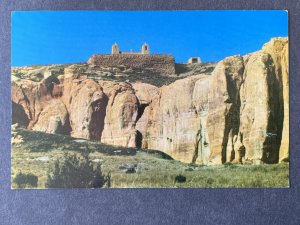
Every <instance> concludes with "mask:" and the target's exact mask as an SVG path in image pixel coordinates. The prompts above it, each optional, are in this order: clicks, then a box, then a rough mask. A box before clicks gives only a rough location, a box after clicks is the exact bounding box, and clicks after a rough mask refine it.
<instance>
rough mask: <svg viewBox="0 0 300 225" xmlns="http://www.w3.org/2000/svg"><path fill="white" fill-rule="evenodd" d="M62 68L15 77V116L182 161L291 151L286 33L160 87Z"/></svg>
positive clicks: (267, 157)
mask: <svg viewBox="0 0 300 225" xmlns="http://www.w3.org/2000/svg"><path fill="white" fill-rule="evenodd" d="M85 66H86V65H85ZM49 68H51V69H52V70H54V67H49ZM49 68H48V67H47V68H46V69H49ZM62 68H63V69H64V72H63V74H62V75H59V76H55V75H53V74H50V75H49V74H48V73H46V72H45V71H44V70H46V69H45V68H44V69H43V70H41V69H40V70H38V71H44V74H43V76H44V78H43V79H42V80H38V79H32V76H33V75H32V68H31V69H30V76H28V79H26V78H24V76H23V77H22V78H21V79H20V78H19V79H18V78H16V77H13V79H12V101H13V113H14V114H13V122H17V123H19V124H20V125H22V126H24V127H27V128H28V129H33V130H39V131H43V132H48V133H62V134H69V135H71V136H74V137H78V138H86V139H92V140H97V141H101V142H103V143H106V144H112V145H120V146H126V147H142V148H149V149H156V150H160V151H163V152H165V153H167V154H169V155H170V156H172V157H173V158H174V159H177V160H180V161H182V162H186V163H197V164H220V163H225V162H239V163H241V162H249V163H261V162H265V163H276V162H278V161H281V160H287V159H288V157H289V154H288V145H289V137H288V130H289V129H288V123H289V117H288V114H289V113H288V112H289V111H288V109H289V98H288V97H289V96H288V40H287V38H275V39H272V40H271V41H270V42H269V43H267V44H266V45H264V46H263V49H262V50H260V51H258V52H254V53H251V54H248V55H246V56H232V57H228V58H225V59H224V60H222V61H220V62H218V64H217V65H216V67H215V69H214V70H213V72H212V73H211V74H198V75H192V76H187V77H185V78H181V79H178V80H177V81H175V82H173V83H171V84H168V85H164V86H162V87H156V86H154V85H151V84H147V83H143V82H135V83H133V82H131V83H129V82H121V81H117V80H114V81H113V80H105V79H96V78H89V75H88V74H87V73H86V72H84V74H83V73H82V72H81V70H80V65H71V66H65V67H62V66H60V70H61V69H62ZM35 70H36V69H35ZM88 70H89V68H85V71H88ZM22 71H23V72H24V71H26V68H22ZM55 71H56V70H55ZM95 71H96V69H95V68H93V73H94V72H95ZM40 73H41V72H39V74H40Z"/></svg>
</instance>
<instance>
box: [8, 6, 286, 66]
mask: <svg viewBox="0 0 300 225" xmlns="http://www.w3.org/2000/svg"><path fill="white" fill-rule="evenodd" d="M278 36H281V37H282V36H288V14H287V12H286V11H278V10H272V11H262V10H260V11H208V10H206V11H16V12H13V13H12V66H24V65H38V64H62V63H75V62H84V61H87V59H88V58H89V57H90V56H91V55H92V54H94V53H110V51H111V45H112V44H113V43H114V42H117V43H118V44H119V46H120V50H121V51H130V50H133V51H140V48H141V45H142V44H143V43H144V42H147V43H148V44H149V45H150V51H151V53H170V54H173V55H174V57H175V60H176V61H177V62H185V61H187V59H188V58H189V57H191V56H200V57H201V59H202V61H204V62H212V61H219V60H221V59H223V58H225V57H227V56H231V55H235V54H241V55H243V54H246V53H250V52H253V51H256V50H259V49H260V48H261V47H262V45H263V44H264V43H265V42H267V41H269V40H270V38H272V37H278Z"/></svg>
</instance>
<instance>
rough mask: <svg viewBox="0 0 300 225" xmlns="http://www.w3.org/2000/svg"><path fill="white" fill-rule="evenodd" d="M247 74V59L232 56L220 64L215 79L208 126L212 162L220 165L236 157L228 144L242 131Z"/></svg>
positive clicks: (211, 92) (210, 92) (211, 88)
mask: <svg viewBox="0 0 300 225" xmlns="http://www.w3.org/2000/svg"><path fill="white" fill-rule="evenodd" d="M243 72H244V60H243V58H242V57H241V56H232V57H228V58H226V59H224V60H222V61H221V62H219V63H218V64H217V66H216V68H215V70H214V71H213V74H212V77H211V82H210V88H209V112H208V118H207V119H208V121H207V124H209V126H208V133H209V139H210V147H211V155H210V160H211V161H212V162H213V163H216V164H218V163H225V162H228V161H231V158H232V157H231V154H230V153H231V152H232V151H234V149H231V148H232V146H233V145H228V141H229V140H230V142H232V141H233V140H232V139H233V137H234V136H235V135H237V134H238V130H239V125H240V119H239V111H240V95H239V90H240V86H241V83H242V80H243ZM230 134H231V135H230ZM229 151H230V152H229ZM227 155H229V157H227Z"/></svg>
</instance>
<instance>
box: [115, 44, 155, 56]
mask: <svg viewBox="0 0 300 225" xmlns="http://www.w3.org/2000/svg"><path fill="white" fill-rule="evenodd" d="M111 54H113V55H114V54H124V55H136V54H142V55H149V54H150V50H149V45H148V44H147V43H146V42H145V43H144V44H143V45H142V49H141V51H140V52H132V51H130V52H122V51H120V48H119V45H118V44H117V43H114V44H113V45H112V47H111Z"/></svg>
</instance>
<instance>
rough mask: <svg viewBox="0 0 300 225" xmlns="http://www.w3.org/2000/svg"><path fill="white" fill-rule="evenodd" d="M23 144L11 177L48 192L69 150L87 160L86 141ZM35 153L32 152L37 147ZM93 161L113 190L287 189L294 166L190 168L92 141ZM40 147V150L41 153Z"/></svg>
mask: <svg viewBox="0 0 300 225" xmlns="http://www.w3.org/2000/svg"><path fill="white" fill-rule="evenodd" d="M16 132H17V133H18V135H20V136H22V139H23V140H24V141H23V142H22V143H20V144H14V145H13V149H12V177H14V176H16V174H17V173H18V172H19V171H22V173H27V174H28V173H31V174H35V175H36V176H38V185H37V187H38V188H45V187H46V183H47V179H48V172H49V168H52V166H53V165H54V164H55V162H56V161H57V160H59V161H61V162H62V161H63V159H64V155H65V153H66V152H67V153H68V154H69V155H76V156H77V157H78V158H80V157H81V158H82V156H81V153H80V152H82V151H85V149H86V143H87V142H86V141H85V140H81V141H78V140H77V141H76V139H74V138H71V137H69V136H64V135H53V134H45V133H42V132H34V131H28V130H23V129H17V130H16ZM33 146H35V147H36V149H35V150H34V151H33V149H32V147H33ZM88 146H89V149H90V150H91V151H92V152H91V153H90V154H89V161H90V162H93V163H94V165H95V164H97V163H101V165H102V168H101V172H102V175H103V174H108V173H109V172H111V187H113V188H125V187H129V188H132V187H138V188H141V187H150V188H151V187H152V188H157V187H192V188H197V187H223V188H225V187H288V186H289V163H280V164H264V165H240V164H230V163H228V164H225V165H218V166H204V165H196V164H185V163H181V162H178V161H176V160H172V159H164V158H165V156H164V154H163V153H162V154H160V153H159V152H157V151H151V150H149V151H147V150H142V149H139V150H137V149H126V148H122V147H121V148H118V147H116V146H108V145H103V144H101V143H97V142H91V141H88ZM38 148H40V149H41V151H38ZM126 165H134V168H135V171H136V172H134V173H126V170H124V168H126V167H128V166H126ZM178 175H181V176H184V177H185V178H186V181H185V182H174V181H175V179H176V176H178ZM13 186H14V187H17V186H16V184H15V183H13Z"/></svg>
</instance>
